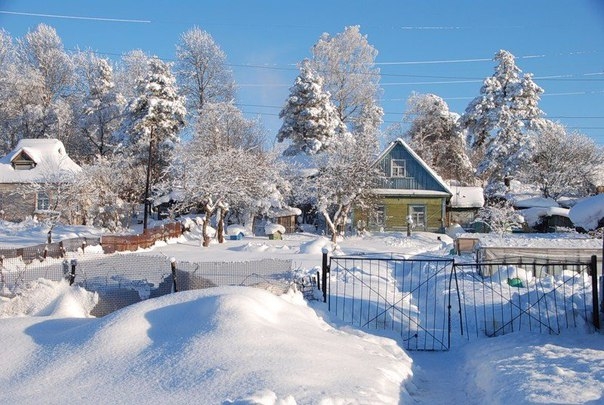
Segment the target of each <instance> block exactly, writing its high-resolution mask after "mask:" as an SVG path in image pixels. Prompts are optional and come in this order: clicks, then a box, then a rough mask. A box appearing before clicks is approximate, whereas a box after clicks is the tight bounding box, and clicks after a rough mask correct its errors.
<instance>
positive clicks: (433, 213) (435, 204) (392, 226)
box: [354, 197, 444, 232]
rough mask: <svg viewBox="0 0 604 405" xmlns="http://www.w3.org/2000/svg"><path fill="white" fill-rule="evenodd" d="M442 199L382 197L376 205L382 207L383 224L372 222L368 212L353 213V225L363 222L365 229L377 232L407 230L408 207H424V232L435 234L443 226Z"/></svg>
mask: <svg viewBox="0 0 604 405" xmlns="http://www.w3.org/2000/svg"><path fill="white" fill-rule="evenodd" d="M443 204H444V198H442V197H423V198H421V199H420V198H412V197H383V198H381V199H380V200H379V201H377V205H382V206H383V207H384V224H383V225H380V224H376V223H375V221H374V220H373V217H374V213H373V212H370V211H368V210H365V211H362V212H359V211H358V210H357V211H355V218H354V224H355V225H356V226H358V225H357V224H358V221H364V223H365V224H367V229H369V230H372V231H377V230H379V229H380V228H382V227H383V229H384V230H385V231H403V230H406V229H407V216H408V215H409V206H411V205H424V206H425V207H426V229H425V230H426V231H430V232H437V231H439V230H440V229H441V228H442V226H443V212H442V207H443Z"/></svg>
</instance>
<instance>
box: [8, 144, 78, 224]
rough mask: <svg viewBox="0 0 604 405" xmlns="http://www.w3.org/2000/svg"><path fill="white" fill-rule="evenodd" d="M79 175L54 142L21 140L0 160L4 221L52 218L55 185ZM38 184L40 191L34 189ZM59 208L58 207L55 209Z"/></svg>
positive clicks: (63, 150)
mask: <svg viewBox="0 0 604 405" xmlns="http://www.w3.org/2000/svg"><path fill="white" fill-rule="evenodd" d="M79 171H81V168H80V166H78V165H77V164H76V163H75V162H74V161H73V160H71V158H70V157H69V156H68V155H67V152H66V151H65V146H63V143H62V142H61V141H59V140H57V139H21V140H20V141H19V142H18V143H17V146H16V147H15V148H14V149H13V150H12V151H11V152H10V153H8V154H7V155H6V156H4V157H3V158H0V212H1V213H2V217H3V219H6V220H8V221H22V220H23V219H25V218H26V217H28V216H34V215H36V216H41V217H44V216H49V215H55V213H54V212H53V211H52V210H53V201H55V200H56V198H54V197H55V196H54V195H53V194H54V193H55V192H56V185H58V184H59V183H63V182H66V181H69V179H70V178H71V176H72V175H73V174H74V173H77V172H79ZM35 184H39V185H43V186H41V187H33V186H32V185H35ZM57 208H60V207H57Z"/></svg>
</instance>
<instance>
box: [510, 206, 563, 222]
mask: <svg viewBox="0 0 604 405" xmlns="http://www.w3.org/2000/svg"><path fill="white" fill-rule="evenodd" d="M521 212H522V216H523V217H524V220H525V221H526V223H527V224H528V225H529V226H535V225H537V224H538V223H539V221H540V219H541V218H543V217H551V216H553V215H558V216H561V217H567V218H568V212H569V210H568V208H561V207H532V208H527V209H524V210H522V211H521Z"/></svg>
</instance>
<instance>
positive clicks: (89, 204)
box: [66, 156, 145, 232]
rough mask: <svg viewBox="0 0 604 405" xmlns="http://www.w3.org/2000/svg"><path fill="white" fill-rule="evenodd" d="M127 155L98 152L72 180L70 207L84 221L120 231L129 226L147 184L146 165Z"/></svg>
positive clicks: (68, 205)
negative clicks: (133, 160) (119, 156)
mask: <svg viewBox="0 0 604 405" xmlns="http://www.w3.org/2000/svg"><path fill="white" fill-rule="evenodd" d="M131 163H132V162H131V161H130V160H129V159H127V158H116V157H113V156H105V157H103V156H98V157H97V158H95V159H94V160H93V161H92V162H90V163H87V164H84V165H82V171H81V172H80V173H78V175H77V176H76V177H75V178H74V180H73V183H71V184H70V189H71V192H70V198H69V201H67V205H66V206H67V207H68V209H69V210H71V211H72V212H74V213H77V215H78V216H80V217H81V218H82V219H83V221H84V224H86V225H92V226H96V227H101V228H105V229H107V230H108V231H110V232H117V231H120V230H122V229H124V228H128V227H129V226H130V225H131V224H130V220H131V218H132V217H133V213H134V212H135V211H136V209H137V207H138V204H139V201H140V190H141V188H142V187H144V184H145V168H144V166H141V165H132V164H131Z"/></svg>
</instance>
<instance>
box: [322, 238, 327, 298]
mask: <svg viewBox="0 0 604 405" xmlns="http://www.w3.org/2000/svg"><path fill="white" fill-rule="evenodd" d="M321 252H322V253H323V262H322V263H321V287H322V290H323V302H327V273H329V265H328V264H327V254H328V253H329V249H327V248H323V249H322V250H321Z"/></svg>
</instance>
